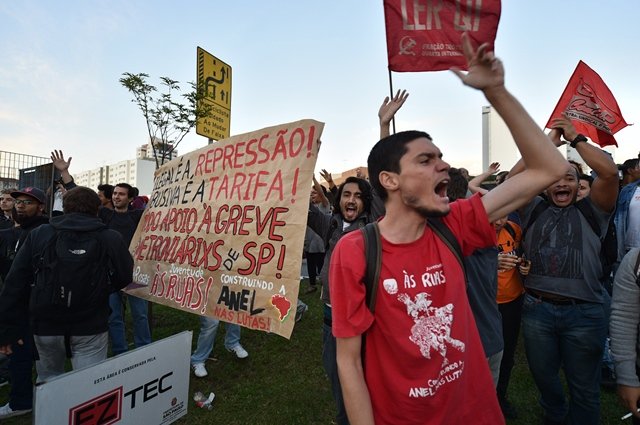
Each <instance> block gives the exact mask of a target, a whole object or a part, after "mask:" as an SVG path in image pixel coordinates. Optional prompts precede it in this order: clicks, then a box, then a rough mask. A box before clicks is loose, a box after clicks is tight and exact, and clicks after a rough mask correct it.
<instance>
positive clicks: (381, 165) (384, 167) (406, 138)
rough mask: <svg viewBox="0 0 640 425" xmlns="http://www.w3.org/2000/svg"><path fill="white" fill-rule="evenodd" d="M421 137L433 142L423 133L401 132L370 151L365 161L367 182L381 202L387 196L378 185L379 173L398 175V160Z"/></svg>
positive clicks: (383, 140)
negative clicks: (367, 173)
mask: <svg viewBox="0 0 640 425" xmlns="http://www.w3.org/2000/svg"><path fill="white" fill-rule="evenodd" d="M421 137H425V138H427V139H429V140H433V139H431V136H429V135H428V134H427V133H425V132H424V131H416V130H410V131H401V132H400V133H396V134H392V135H391V136H387V137H385V138H384V139H382V140H380V141H379V142H378V143H376V144H375V146H374V147H373V149H371V152H370V153H369V158H368V159H367V166H368V168H369V180H370V181H371V185H372V186H373V189H374V190H375V191H376V192H377V193H378V196H380V198H381V199H382V200H383V201H384V200H386V199H387V197H388V195H387V191H386V190H385V188H384V187H382V185H381V184H380V173H381V172H383V171H390V172H392V173H399V172H400V158H402V156H403V155H404V154H405V153H407V147H406V146H407V144H409V143H411V142H413V141H414V140H416V139H419V138H421Z"/></svg>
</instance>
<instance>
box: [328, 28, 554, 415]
mask: <svg viewBox="0 0 640 425" xmlns="http://www.w3.org/2000/svg"><path fill="white" fill-rule="evenodd" d="M462 43H463V48H464V52H465V56H466V58H467V62H468V68H469V71H468V72H467V73H462V72H460V71H459V70H455V71H454V72H455V73H456V74H457V75H458V76H459V77H460V79H461V80H462V82H463V83H464V84H466V85H468V86H471V87H473V88H476V89H479V90H482V91H483V93H484V94H485V96H486V98H487V100H488V101H489V102H490V103H491V104H492V105H493V107H494V108H495V109H496V111H497V112H498V113H499V114H500V116H501V117H502V118H503V119H504V121H505V123H506V124H507V126H508V127H509V129H510V131H511V133H512V135H513V138H514V140H515V141H516V144H517V145H518V148H519V149H520V152H521V153H522V155H523V158H524V160H525V162H526V165H527V169H526V171H525V172H523V173H521V174H519V175H517V176H514V177H513V178H511V179H509V180H507V181H506V182H505V183H503V184H502V185H500V186H499V187H497V188H496V189H494V190H492V191H491V192H489V193H488V194H486V195H485V196H483V197H480V195H476V196H474V197H472V198H470V199H468V200H461V201H458V202H454V203H451V204H450V203H449V199H448V198H447V196H446V193H447V183H448V180H449V175H448V170H449V164H447V163H446V162H444V161H443V160H442V153H441V152H440V150H439V149H438V148H437V147H436V146H435V145H434V144H433V142H432V139H431V137H430V136H429V135H428V134H426V133H423V132H418V131H408V132H402V133H398V134H395V135H392V136H389V137H387V138H384V139H382V140H381V141H380V142H378V143H377V144H376V145H375V146H374V147H373V149H372V150H371V153H370V155H369V160H368V166H369V173H370V176H371V183H372V185H373V187H374V189H375V190H376V191H377V192H378V195H379V196H380V197H381V198H382V199H383V200H384V201H385V207H386V215H385V217H384V218H382V219H381V220H380V222H379V228H380V234H381V244H382V266H381V270H380V280H379V284H378V285H377V295H376V308H375V314H372V313H371V312H370V311H369V309H368V308H367V303H366V301H365V293H366V291H365V287H364V285H363V282H364V276H365V256H364V243H363V238H362V235H361V233H360V232H352V233H350V234H348V235H345V236H344V237H343V238H342V239H341V240H340V242H338V245H337V247H336V249H335V251H334V253H333V256H332V258H331V270H330V277H329V282H330V285H331V294H332V295H331V299H332V304H333V333H334V335H335V336H336V338H337V358H338V359H337V360H338V370H339V374H340V382H341V384H342V391H343V395H344V400H345V404H346V407H347V413H348V415H349V420H350V422H351V424H352V425H355V424H373V423H376V424H398V423H402V424H454V425H455V424H467V423H474V424H486V425H489V424H491V425H495V424H500V423H504V419H503V417H502V413H501V411H500V408H499V406H498V402H497V399H496V393H495V390H494V387H493V381H492V378H491V375H490V373H489V368H488V366H487V362H486V360H485V358H484V352H483V350H482V346H481V343H480V338H479V336H478V331H477V329H476V326H475V323H474V320H473V315H472V313H471V310H470V308H469V303H468V300H467V295H466V291H465V281H464V274H463V270H462V268H461V266H460V264H459V263H458V262H457V260H456V258H455V256H454V254H453V252H452V251H451V250H450V249H449V248H448V247H447V245H445V243H444V242H443V241H442V240H441V239H439V238H438V237H437V236H436V235H435V234H434V233H433V231H432V230H431V229H430V228H429V227H428V226H427V225H426V220H425V219H426V218H428V217H442V220H443V222H444V223H445V224H446V225H447V226H448V227H449V229H450V230H451V231H452V233H453V234H454V235H455V237H456V239H457V240H458V242H459V244H460V246H461V248H462V251H463V253H464V254H465V255H468V254H470V253H471V252H472V251H473V250H474V249H476V248H481V247H486V246H491V245H495V230H494V229H493V227H492V226H491V224H490V223H491V222H492V221H494V220H496V219H498V218H499V217H503V216H505V215H506V214H508V213H509V212H511V211H514V210H515V209H517V208H518V207H520V206H522V205H524V204H525V203H526V202H528V201H529V200H530V199H531V198H533V197H534V196H535V195H536V194H538V193H539V192H541V191H542V190H543V189H544V188H545V187H547V186H548V185H549V184H551V183H552V182H553V181H555V180H558V179H559V178H560V177H561V176H562V174H563V173H564V167H565V165H566V161H565V160H564V158H563V157H562V156H561V155H560V154H559V153H558V151H557V149H556V148H555V146H554V145H553V144H552V143H551V141H550V140H549V139H548V138H547V136H545V135H544V134H543V133H542V131H541V130H540V128H539V127H538V126H537V125H536V124H535V122H534V121H533V120H532V119H531V118H530V117H529V115H528V114H527V112H526V111H525V110H524V108H523V107H522V106H521V105H520V103H519V102H518V101H517V100H516V99H515V98H514V97H513V96H512V95H511V94H510V93H509V92H508V91H507V90H506V88H505V86H504V70H503V67H502V64H501V63H500V61H499V60H498V59H496V58H495V57H494V55H493V53H492V52H487V51H486V48H487V46H486V45H482V46H480V47H479V48H478V49H477V50H476V51H474V50H473V48H472V46H471V44H470V42H469V39H468V37H467V36H466V35H463V38H462ZM365 332H366V335H367V336H366V341H367V342H366V350H365V353H364V356H362V354H363V353H362V348H363V346H362V335H363V334H364V333H365ZM363 359H364V366H366V367H363V363H362V361H363Z"/></svg>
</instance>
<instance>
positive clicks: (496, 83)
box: [451, 32, 504, 91]
mask: <svg viewBox="0 0 640 425" xmlns="http://www.w3.org/2000/svg"><path fill="white" fill-rule="evenodd" d="M488 47H489V45H488V44H487V43H483V44H481V45H480V47H478V48H477V49H475V50H474V48H473V46H472V45H471V40H470V39H469V36H468V35H467V33H466V32H465V33H462V50H463V52H464V56H465V58H466V59H467V68H468V71H467V72H466V73H465V72H463V71H461V70H460V69H458V68H451V71H452V72H453V73H455V74H456V75H457V76H458V78H460V81H462V83H463V84H464V85H467V86H469V87H473V88H476V89H479V90H484V91H486V90H491V89H495V88H503V87H504V67H503V66H502V62H501V61H500V59H498V58H496V57H495V56H494V54H493V52H489V51H487V48H488Z"/></svg>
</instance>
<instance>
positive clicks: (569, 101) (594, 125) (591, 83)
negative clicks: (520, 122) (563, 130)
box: [546, 61, 629, 147]
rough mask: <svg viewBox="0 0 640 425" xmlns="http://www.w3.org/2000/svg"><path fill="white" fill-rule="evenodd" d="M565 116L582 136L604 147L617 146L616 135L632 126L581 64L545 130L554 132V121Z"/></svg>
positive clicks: (599, 81) (597, 78)
mask: <svg viewBox="0 0 640 425" xmlns="http://www.w3.org/2000/svg"><path fill="white" fill-rule="evenodd" d="M563 113H565V114H566V115H567V116H568V117H569V118H570V119H571V122H572V123H573V125H574V127H575V128H576V130H578V132H579V133H582V134H584V135H585V136H587V137H589V138H590V139H591V140H593V141H594V142H595V143H597V144H598V145H600V146H602V147H604V146H608V145H615V146H618V143H617V142H616V139H615V138H614V137H613V135H614V134H616V133H617V132H618V131H620V130H622V129H623V128H625V127H626V126H627V125H629V124H627V122H626V121H625V120H624V118H623V117H622V112H621V111H620V107H619V106H618V102H617V101H616V99H615V97H613V93H611V90H609V87H607V85H606V84H605V83H604V81H603V80H602V78H600V76H599V75H598V74H597V73H596V72H595V71H594V70H593V69H591V68H589V66H588V65H587V64H586V63H584V62H582V61H580V62H578V66H577V67H576V70H575V71H573V75H571V78H570V79H569V83H568V84H567V87H566V88H565V89H564V92H563V93H562V96H560V100H559V101H558V104H557V105H556V108H555V109H554V110H553V113H552V114H551V117H550V118H549V121H548V122H547V125H546V127H547V128H551V127H550V125H551V121H552V120H553V119H554V118H560V117H561V116H562V114H563Z"/></svg>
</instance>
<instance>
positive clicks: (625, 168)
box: [618, 158, 640, 174]
mask: <svg viewBox="0 0 640 425" xmlns="http://www.w3.org/2000/svg"><path fill="white" fill-rule="evenodd" d="M639 161H640V159H638V158H631V159H627V160H626V161H625V162H623V163H622V165H621V166H620V167H618V168H619V169H620V171H622V172H623V173H624V174H628V173H629V170H633V169H634V168H636V167H637V166H638V162H639Z"/></svg>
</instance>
